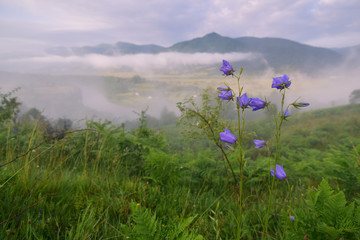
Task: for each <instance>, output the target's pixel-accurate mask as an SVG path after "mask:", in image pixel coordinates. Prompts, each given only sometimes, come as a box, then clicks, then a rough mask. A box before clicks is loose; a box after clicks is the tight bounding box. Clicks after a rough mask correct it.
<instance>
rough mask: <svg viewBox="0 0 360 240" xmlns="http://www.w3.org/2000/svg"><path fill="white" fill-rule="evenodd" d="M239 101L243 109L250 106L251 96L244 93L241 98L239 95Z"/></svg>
mask: <svg viewBox="0 0 360 240" xmlns="http://www.w3.org/2000/svg"><path fill="white" fill-rule="evenodd" d="M237 102H238V104H239V106H240V107H241V108H242V109H245V108H247V107H248V105H249V103H250V102H251V98H248V96H247V95H246V93H244V94H243V95H241V96H240V100H239V97H237Z"/></svg>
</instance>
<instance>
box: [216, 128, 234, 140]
mask: <svg viewBox="0 0 360 240" xmlns="http://www.w3.org/2000/svg"><path fill="white" fill-rule="evenodd" d="M236 140H237V138H236V137H235V135H234V134H232V133H231V132H230V130H229V129H227V128H225V132H221V133H220V141H222V142H226V143H234V142H236Z"/></svg>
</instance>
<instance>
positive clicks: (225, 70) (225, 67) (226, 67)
mask: <svg viewBox="0 0 360 240" xmlns="http://www.w3.org/2000/svg"><path fill="white" fill-rule="evenodd" d="M220 71H222V72H223V73H224V75H226V76H229V75H233V74H234V69H233V68H232V66H231V65H230V63H229V62H228V61H226V60H223V65H222V67H221V68H220Z"/></svg>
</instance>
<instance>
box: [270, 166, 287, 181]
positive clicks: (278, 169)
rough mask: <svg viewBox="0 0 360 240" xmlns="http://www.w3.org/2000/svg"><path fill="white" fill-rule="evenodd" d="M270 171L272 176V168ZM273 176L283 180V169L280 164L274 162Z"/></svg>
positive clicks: (284, 175)
mask: <svg viewBox="0 0 360 240" xmlns="http://www.w3.org/2000/svg"><path fill="white" fill-rule="evenodd" d="M270 173H271V175H272V176H274V169H270ZM275 177H276V178H278V179H280V180H285V178H286V173H285V171H284V168H283V166H280V165H278V164H276V171H275Z"/></svg>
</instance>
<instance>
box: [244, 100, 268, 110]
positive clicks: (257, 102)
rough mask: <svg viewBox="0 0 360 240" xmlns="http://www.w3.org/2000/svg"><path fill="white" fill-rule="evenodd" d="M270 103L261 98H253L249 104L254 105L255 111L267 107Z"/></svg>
mask: <svg viewBox="0 0 360 240" xmlns="http://www.w3.org/2000/svg"><path fill="white" fill-rule="evenodd" d="M267 105H268V103H267V102H266V101H264V100H261V99H260V98H251V101H250V103H249V106H250V107H252V109H253V111H257V110H259V109H263V108H264V107H266V106H267Z"/></svg>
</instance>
